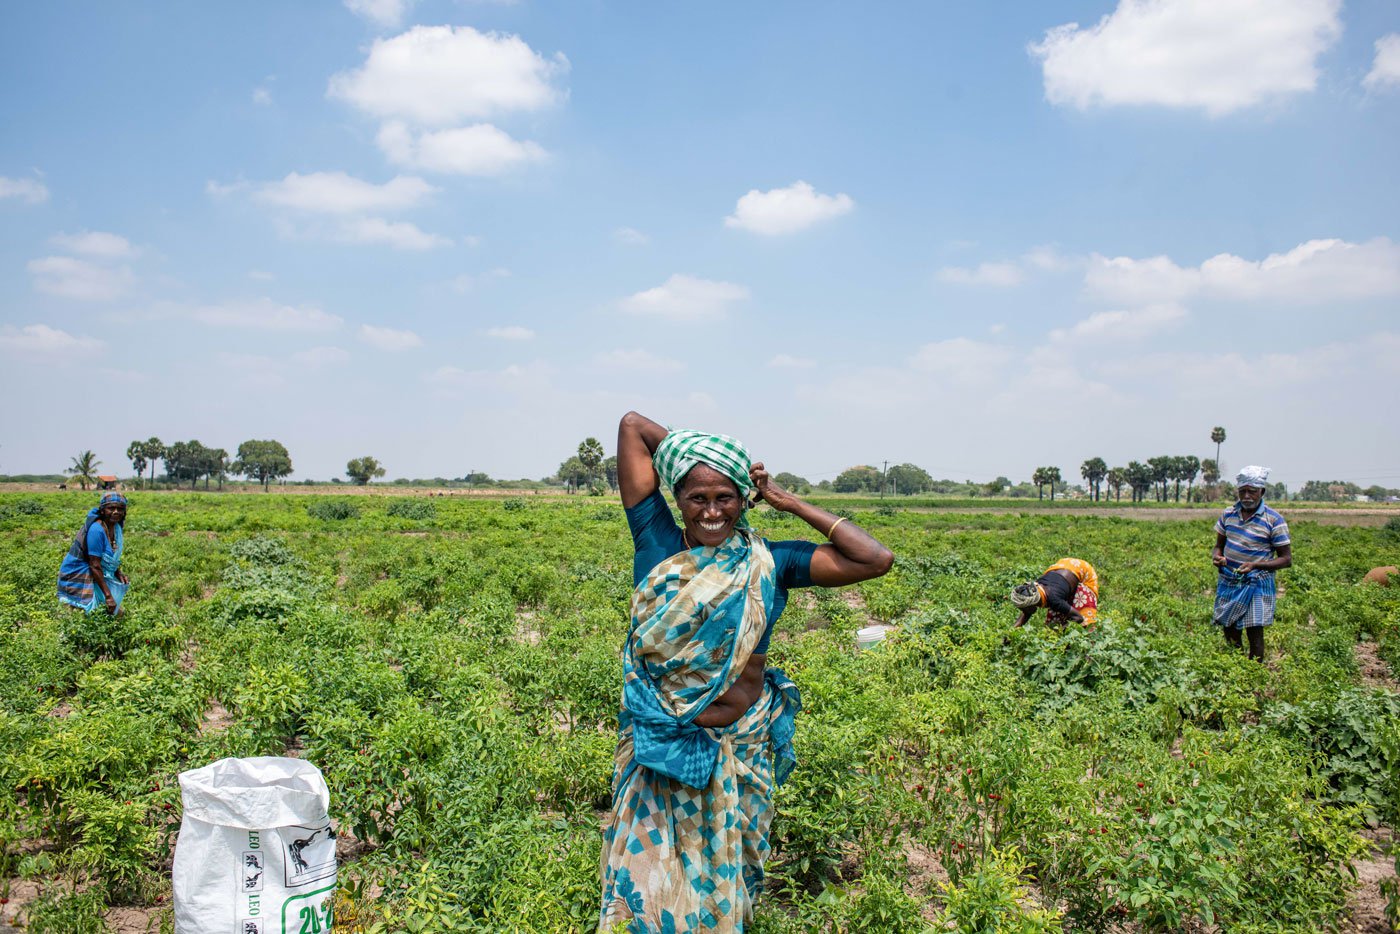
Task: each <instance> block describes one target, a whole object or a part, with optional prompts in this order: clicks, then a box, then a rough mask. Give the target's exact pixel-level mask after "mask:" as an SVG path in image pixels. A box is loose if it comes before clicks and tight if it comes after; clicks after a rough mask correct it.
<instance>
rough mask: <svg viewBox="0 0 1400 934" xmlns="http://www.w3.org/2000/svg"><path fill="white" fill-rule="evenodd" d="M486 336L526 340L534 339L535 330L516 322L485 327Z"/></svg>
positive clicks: (505, 339)
mask: <svg viewBox="0 0 1400 934" xmlns="http://www.w3.org/2000/svg"><path fill="white" fill-rule="evenodd" d="M486 336H487V337H494V338H496V339H497V340H503V341H528V340H533V339H534V337H535V332H534V331H532V330H530V329H529V328H523V327H521V326H520V325H518V324H510V325H506V326H504V327H497V328H487V329H486Z"/></svg>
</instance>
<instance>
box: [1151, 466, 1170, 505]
mask: <svg viewBox="0 0 1400 934" xmlns="http://www.w3.org/2000/svg"><path fill="white" fill-rule="evenodd" d="M1147 466H1148V467H1149V468H1151V470H1152V480H1153V482H1154V483H1155V484H1156V485H1157V490H1156V492H1157V501H1158V502H1160V503H1165V502H1166V501H1167V481H1168V480H1170V479H1171V476H1172V459H1171V458H1170V457H1168V456H1166V455H1165V454H1164V455H1162V456H1161V457H1149V458H1148V459H1147Z"/></svg>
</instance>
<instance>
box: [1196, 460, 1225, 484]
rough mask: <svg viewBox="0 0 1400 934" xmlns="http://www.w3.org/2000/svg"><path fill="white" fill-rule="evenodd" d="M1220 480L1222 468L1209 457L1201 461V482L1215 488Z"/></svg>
mask: <svg viewBox="0 0 1400 934" xmlns="http://www.w3.org/2000/svg"><path fill="white" fill-rule="evenodd" d="M1219 479H1220V468H1219V467H1218V466H1216V462H1215V461H1213V460H1211V459H1210V458H1209V457H1207V458H1206V459H1205V460H1203V461H1201V482H1202V483H1204V484H1206V485H1207V486H1215V484H1216V482H1217V481H1218V480H1219Z"/></svg>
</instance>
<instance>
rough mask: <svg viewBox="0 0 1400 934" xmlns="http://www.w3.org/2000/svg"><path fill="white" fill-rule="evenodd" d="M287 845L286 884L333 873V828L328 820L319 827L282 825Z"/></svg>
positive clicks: (283, 838)
mask: <svg viewBox="0 0 1400 934" xmlns="http://www.w3.org/2000/svg"><path fill="white" fill-rule="evenodd" d="M282 840H283V842H284V843H285V844H286V847H287V860H286V866H285V868H286V876H287V882H286V884H287V888H292V887H294V886H299V885H305V884H306V883H308V882H315V881H316V880H318V879H325V878H328V877H330V876H334V875H335V831H334V830H332V829H331V825H330V823H329V822H327V823H326V824H324V825H322V826H320V827H284V828H282Z"/></svg>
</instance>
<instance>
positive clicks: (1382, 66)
mask: <svg viewBox="0 0 1400 934" xmlns="http://www.w3.org/2000/svg"><path fill="white" fill-rule="evenodd" d="M1361 83H1362V84H1364V85H1365V86H1366V87H1367V88H1369V89H1370V90H1372V91H1379V90H1381V89H1383V88H1396V87H1400V32H1392V33H1390V34H1389V35H1385V36H1381V37H1380V38H1379V39H1377V40H1376V60H1375V61H1374V62H1372V64H1371V70H1370V71H1369V72H1367V74H1366V77H1365V79H1364V80H1362V82H1361Z"/></svg>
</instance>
